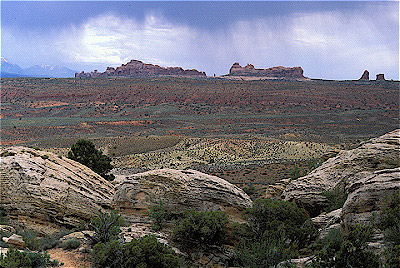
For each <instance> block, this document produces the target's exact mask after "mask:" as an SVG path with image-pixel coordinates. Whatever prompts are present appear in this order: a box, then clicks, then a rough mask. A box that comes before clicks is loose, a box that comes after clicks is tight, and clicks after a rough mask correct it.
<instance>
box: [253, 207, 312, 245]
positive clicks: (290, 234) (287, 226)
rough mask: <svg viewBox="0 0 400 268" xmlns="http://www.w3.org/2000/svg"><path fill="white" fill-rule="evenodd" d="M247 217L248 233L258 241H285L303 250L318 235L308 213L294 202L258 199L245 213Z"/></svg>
mask: <svg viewBox="0 0 400 268" xmlns="http://www.w3.org/2000/svg"><path fill="white" fill-rule="evenodd" d="M245 217H246V218H247V221H248V229H249V231H248V232H249V233H252V236H253V237H255V238H257V239H267V240H270V241H273V240H275V241H279V240H282V239H283V240H286V242H288V243H290V245H291V246H294V247H300V248H302V247H304V246H306V245H307V244H309V243H310V242H311V241H312V240H314V239H315V237H316V235H317V230H316V229H315V227H314V226H313V224H312V222H311V220H310V217H309V216H308V215H307V213H306V211H305V210H304V209H302V208H299V207H297V206H296V204H295V203H292V202H286V201H279V200H273V199H258V200H256V201H254V202H253V206H252V208H249V209H247V210H246V211H245Z"/></svg>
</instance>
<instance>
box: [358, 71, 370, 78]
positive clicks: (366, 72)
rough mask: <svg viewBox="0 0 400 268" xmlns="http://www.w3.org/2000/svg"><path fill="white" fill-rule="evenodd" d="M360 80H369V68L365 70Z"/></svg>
mask: <svg viewBox="0 0 400 268" xmlns="http://www.w3.org/2000/svg"><path fill="white" fill-rule="evenodd" d="M359 80H369V72H368V70H365V71H364V73H363V74H362V76H361V78H360V79H359Z"/></svg>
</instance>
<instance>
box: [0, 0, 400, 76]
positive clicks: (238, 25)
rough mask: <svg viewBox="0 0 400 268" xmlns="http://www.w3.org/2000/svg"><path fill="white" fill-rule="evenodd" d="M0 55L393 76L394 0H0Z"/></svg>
mask: <svg viewBox="0 0 400 268" xmlns="http://www.w3.org/2000/svg"><path fill="white" fill-rule="evenodd" d="M1 56H2V57H5V58H7V59H8V60H9V61H11V62H14V63H16V64H18V65H20V66H21V67H23V68H27V67H30V66H32V65H36V64H39V65H40V64H49V65H62V66H66V67H68V68H70V69H73V70H76V71H82V70H84V71H92V70H94V69H97V70H99V71H105V69H106V67H108V66H113V67H117V66H120V65H121V64H123V63H126V62H128V61H130V60H131V59H136V60H141V61H144V62H146V63H152V64H158V65H161V66H164V67H167V66H181V67H183V68H184V69H193V68H194V69H197V70H200V71H205V72H206V73H207V75H210V76H212V75H213V74H216V75H222V74H227V73H228V72H229V68H230V67H231V65H232V64H233V63H234V62H239V63H240V64H241V65H242V66H244V65H246V64H247V63H251V64H253V65H254V66H255V67H256V68H269V67H273V66H285V67H295V66H301V67H302V68H303V69H304V75H305V76H307V77H310V78H322V79H338V80H341V79H358V78H359V77H361V74H362V73H363V71H364V70H365V69H367V70H368V71H369V72H370V76H371V78H375V75H376V74H378V73H384V74H385V77H386V79H396V80H398V79H399V2H397V1H381V2H375V1H368V2H363V1H353V2H347V1H336V2H329V1H274V2H265V1H252V2H250V1H240V2H227V1H202V2H198V1H184V2H166V1H163V2H157V1H151V2H148V1H140V2H134V1H95V2H94V1H85V2H80V1H42V2H32V1H18V2H15V1H4V0H3V1H2V2H1Z"/></svg>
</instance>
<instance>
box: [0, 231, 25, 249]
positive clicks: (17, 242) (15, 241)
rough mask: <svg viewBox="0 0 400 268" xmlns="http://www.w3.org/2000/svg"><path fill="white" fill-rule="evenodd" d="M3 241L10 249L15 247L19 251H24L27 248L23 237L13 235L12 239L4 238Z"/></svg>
mask: <svg viewBox="0 0 400 268" xmlns="http://www.w3.org/2000/svg"><path fill="white" fill-rule="evenodd" d="M3 241H4V242H5V243H6V244H7V245H9V246H10V247H15V248H17V249H23V248H24V247H25V241H24V239H22V236H20V235H17V234H13V235H12V236H10V237H3Z"/></svg>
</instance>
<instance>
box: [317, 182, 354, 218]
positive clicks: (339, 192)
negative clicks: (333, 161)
mask: <svg viewBox="0 0 400 268" xmlns="http://www.w3.org/2000/svg"><path fill="white" fill-rule="evenodd" d="M322 195H323V196H324V197H325V198H326V203H325V207H324V208H323V210H324V211H325V212H331V211H334V210H336V209H339V208H342V207H343V205H344V203H345V202H346V200H347V196H348V194H347V193H346V190H345V188H344V186H343V183H340V184H339V185H338V186H336V187H335V188H333V189H332V190H330V191H323V192H322Z"/></svg>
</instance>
